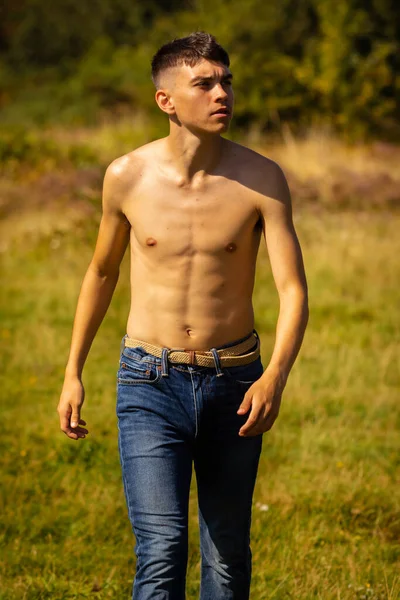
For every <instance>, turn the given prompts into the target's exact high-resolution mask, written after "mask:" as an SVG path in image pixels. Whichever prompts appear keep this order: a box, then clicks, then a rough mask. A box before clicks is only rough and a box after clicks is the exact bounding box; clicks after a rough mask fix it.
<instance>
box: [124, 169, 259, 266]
mask: <svg viewBox="0 0 400 600" xmlns="http://www.w3.org/2000/svg"><path fill="white" fill-rule="evenodd" d="M124 212H125V214H126V216H127V218H128V220H129V222H130V224H131V246H132V250H133V251H135V250H136V252H145V253H146V252H150V251H151V252H152V253H153V254H154V255H159V256H160V257H161V256H162V257H163V258H165V257H168V256H171V257H173V256H191V255H195V254H208V255H210V254H212V255H218V254H221V255H228V254H231V255H232V254H235V253H241V251H244V249H245V248H248V247H249V245H250V246H251V244H252V243H253V242H254V236H255V231H256V225H257V223H258V220H259V214H258V212H257V209H256V207H255V202H254V198H253V197H252V194H251V191H247V188H244V187H243V186H241V185H240V184H238V183H237V182H233V181H231V180H227V182H226V183H222V184H221V183H219V184H218V185H215V186H208V187H207V189H198V190H184V189H171V187H169V186H164V188H163V186H160V185H153V184H151V183H150V184H149V185H147V186H146V188H145V189H142V190H140V191H139V193H137V192H136V193H135V194H132V195H131V196H130V197H128V198H127V199H126V202H125V205H124Z"/></svg>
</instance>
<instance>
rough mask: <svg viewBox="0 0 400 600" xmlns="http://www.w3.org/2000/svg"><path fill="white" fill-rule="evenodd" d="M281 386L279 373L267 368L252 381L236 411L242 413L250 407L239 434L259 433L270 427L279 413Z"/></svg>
mask: <svg viewBox="0 0 400 600" xmlns="http://www.w3.org/2000/svg"><path fill="white" fill-rule="evenodd" d="M283 388H284V382H283V378H282V377H281V376H280V374H277V373H273V372H271V371H268V369H267V370H266V371H265V372H264V374H263V375H262V376H261V377H260V379H257V381H255V382H254V383H253V385H252V386H251V387H250V388H249V389H248V390H247V392H246V394H245V396H244V398H243V401H242V403H241V405H240V407H239V409H238V411H237V413H238V414H239V415H243V414H245V413H246V412H247V411H248V410H249V409H250V407H251V411H250V414H249V417H248V419H247V421H246V423H245V424H244V425H243V426H242V427H241V428H240V430H239V435H240V436H242V437H249V436H254V435H259V434H260V433H264V432H265V431H269V430H270V429H271V427H272V425H273V424H274V423H275V421H276V418H277V416H278V414H279V409H280V405H281V398H282V392H283Z"/></svg>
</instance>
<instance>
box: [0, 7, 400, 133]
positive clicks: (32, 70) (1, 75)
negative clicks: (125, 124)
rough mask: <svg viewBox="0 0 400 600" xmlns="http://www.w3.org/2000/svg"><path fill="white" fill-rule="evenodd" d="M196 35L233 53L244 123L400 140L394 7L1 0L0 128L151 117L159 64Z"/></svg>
mask: <svg viewBox="0 0 400 600" xmlns="http://www.w3.org/2000/svg"><path fill="white" fill-rule="evenodd" d="M196 29H204V30H206V31H210V32H211V33H213V34H214V35H215V36H216V37H217V39H218V40H219V41H220V43H221V44H222V45H223V46H224V47H225V48H226V49H227V50H228V52H229V53H230V56H231V61H232V69H233V71H234V76H235V89H236V91H237V97H238V103H237V105H236V111H235V112H236V115H235V118H236V123H235V125H236V127H239V128H248V127H249V126H250V125H252V126H253V127H256V128H257V129H258V130H260V131H262V132H266V131H273V130H276V129H279V128H280V126H281V125H282V123H283V122H287V123H289V124H291V126H292V127H295V129H296V130H304V128H307V127H309V126H310V125H316V124H321V123H325V124H327V123H328V124H329V125H330V126H333V127H334V128H335V129H337V130H340V131H341V132H342V134H345V135H346V136H349V137H351V138H354V137H356V138H357V139H359V138H360V136H364V137H365V136H367V135H377V134H378V135H380V136H385V137H386V138H390V139H391V140H393V139H394V138H397V139H398V135H399V122H398V116H399V90H400V79H399V64H400V52H399V50H400V8H399V4H398V2H396V0H279V1H278V0H273V1H270V2H265V1H264V0H247V1H246V2H242V1H241V0H218V2H214V1H212V0H192V1H190V2H188V1H186V2H177V0H174V1H172V2H165V0H150V1H149V0H147V1H146V2H139V1H138V0H133V1H132V0H116V1H115V2H110V1H109V0H81V1H80V2H74V1H73V0H59V1H58V2H56V3H52V4H47V3H44V2H43V1H41V0H4V2H3V4H2V12H1V19H0V50H1V62H0V89H1V90H2V92H1V96H0V106H1V108H2V111H1V120H2V121H3V122H7V123H14V124H17V123H18V121H19V118H20V116H21V111H22V110H23V113H24V116H25V117H26V116H29V118H30V119H31V120H32V122H34V123H43V122H48V121H52V120H53V121H56V122H57V123H60V121H61V120H62V121H64V122H65V123H69V124H83V123H89V122H92V123H93V122H95V121H96V119H97V118H98V116H99V113H100V112H101V111H103V110H105V109H109V108H110V107H112V108H113V109H114V110H115V109H119V110H133V111H140V110H143V109H144V110H146V111H153V114H154V115H156V116H158V111H156V109H155V106H154V104H155V103H154V100H153V84H152V82H151V80H150V58H151V56H152V55H153V54H154V52H155V51H156V50H157V49H158V47H159V46H160V45H161V44H163V43H165V42H166V41H168V40H170V39H173V38H174V37H180V36H182V35H187V34H189V33H190V32H191V31H194V30H196Z"/></svg>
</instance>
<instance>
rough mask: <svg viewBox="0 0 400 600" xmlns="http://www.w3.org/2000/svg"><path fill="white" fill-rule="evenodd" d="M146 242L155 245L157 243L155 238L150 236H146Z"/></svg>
mask: <svg viewBox="0 0 400 600" xmlns="http://www.w3.org/2000/svg"><path fill="white" fill-rule="evenodd" d="M146 244H147V245H148V246H155V245H156V244H157V240H155V239H154V238H152V237H149V238H147V240H146Z"/></svg>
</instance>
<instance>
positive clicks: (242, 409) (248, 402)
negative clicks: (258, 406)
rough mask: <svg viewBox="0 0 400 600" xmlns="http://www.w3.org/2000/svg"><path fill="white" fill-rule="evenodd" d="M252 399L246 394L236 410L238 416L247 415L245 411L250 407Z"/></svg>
mask: <svg viewBox="0 0 400 600" xmlns="http://www.w3.org/2000/svg"><path fill="white" fill-rule="evenodd" d="M252 399H253V396H252V395H250V394H248V395H247V394H246V395H245V397H244V398H243V400H242V403H241V405H240V406H239V408H238V410H237V412H238V414H241V415H243V414H245V413H247V411H248V410H249V409H250V407H251V401H252Z"/></svg>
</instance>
